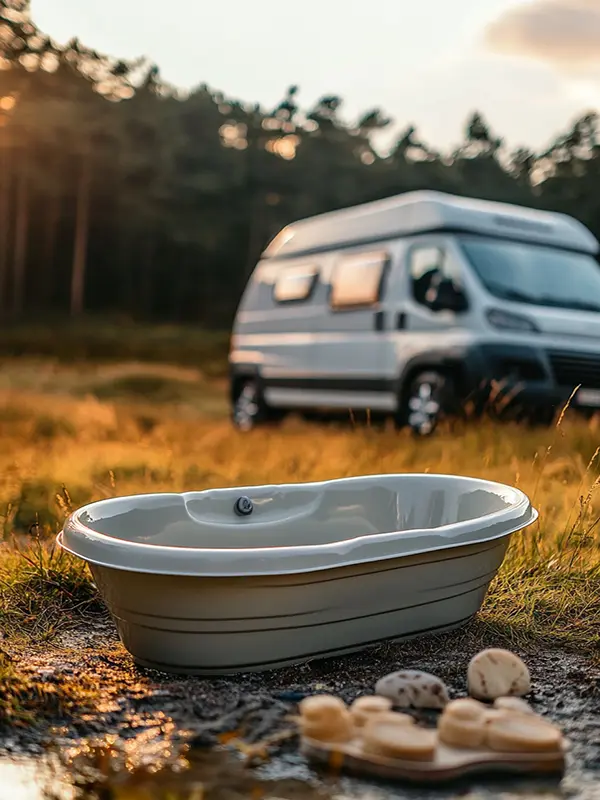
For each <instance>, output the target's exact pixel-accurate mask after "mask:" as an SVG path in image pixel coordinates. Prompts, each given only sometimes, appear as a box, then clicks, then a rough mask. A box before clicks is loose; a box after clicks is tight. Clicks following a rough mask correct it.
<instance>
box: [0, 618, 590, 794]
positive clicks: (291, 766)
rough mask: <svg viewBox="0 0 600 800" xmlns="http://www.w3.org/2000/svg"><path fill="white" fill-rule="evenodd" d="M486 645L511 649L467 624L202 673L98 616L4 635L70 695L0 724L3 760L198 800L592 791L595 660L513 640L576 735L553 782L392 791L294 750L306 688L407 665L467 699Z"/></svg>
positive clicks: (342, 688)
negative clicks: (143, 657)
mask: <svg viewBox="0 0 600 800" xmlns="http://www.w3.org/2000/svg"><path fill="white" fill-rule="evenodd" d="M485 646H507V642H506V640H502V641H500V640H499V637H498V635H497V633H494V632H493V631H492V630H491V629H488V628H487V627H486V626H485V625H484V624H483V623H481V622H477V621H474V622H472V623H471V624H470V625H469V626H468V627H467V628H465V629H462V630H461V631H458V632H454V633H451V634H445V635H442V636H435V637H427V638H423V639H419V640H416V641H414V642H409V643H403V644H400V643H399V644H386V645H384V646H381V647H378V648H375V649H371V650H368V651H365V652H363V653H360V654H358V655H355V656H348V657H344V658H337V659H329V660H322V661H311V662H308V663H305V664H302V665H299V666H297V667H293V668H287V669H282V670H278V671H273V672H267V673H260V674H252V675H237V676H232V677H228V678H218V679H205V678H182V677H179V676H171V675H165V674H164V673H160V672H156V671H153V670H148V669H142V668H139V667H137V666H135V665H134V663H133V661H132V659H131V657H130V656H129V654H128V653H127V652H126V651H125V650H124V649H123V647H122V646H121V645H120V643H119V642H118V639H117V637H116V635H115V633H114V629H113V627H112V624H111V623H110V622H109V621H107V620H105V619H101V620H95V621H94V622H93V623H90V624H86V625H85V626H84V625H81V626H80V627H78V628H76V629H72V630H70V631H68V632H66V633H63V634H62V635H61V636H60V637H58V638H57V639H55V640H54V641H53V643H52V644H51V645H44V646H43V647H41V646H38V647H35V648H33V647H28V648H25V649H20V648H18V647H16V646H13V647H12V648H11V645H10V640H7V641H5V642H3V647H4V649H5V650H6V651H7V652H9V654H10V655H11V657H12V658H13V660H14V663H15V667H16V668H17V670H18V672H19V673H20V674H21V675H23V676H26V677H27V679H28V682H29V683H30V684H31V686H32V687H34V688H33V691H34V693H35V691H37V690H39V691H40V692H41V693H42V694H43V692H44V691H46V692H47V690H48V689H52V691H53V692H55V694H56V696H57V697H58V698H60V697H62V696H64V697H66V698H70V700H69V703H65V704H64V706H63V705H61V703H60V702H57V703H56V704H55V706H54V707H52V709H51V710H50V711H48V710H46V711H45V712H44V713H39V714H36V715H35V718H34V719H32V720H31V721H29V722H27V723H25V724H24V723H21V724H8V722H7V720H5V721H4V723H3V726H2V728H1V729H0V758H1V757H2V756H3V755H4V756H7V757H13V758H14V757H19V756H25V755H29V756H35V757H38V756H39V757H42V755H43V756H44V758H47V757H48V753H54V754H56V755H55V756H53V757H54V758H55V760H56V759H58V762H60V764H61V765H62V767H61V768H64V767H65V766H66V768H67V771H68V773H69V775H70V779H71V780H73V781H75V782H77V783H78V785H79V787H80V792H81V797H85V798H88V797H89V798H92V797H100V796H101V797H103V798H112V797H113V796H114V797H117V796H119V797H121V796H123V795H121V794H117V793H115V794H114V795H113V791H114V792H117V789H116V788H115V787H118V786H120V787H121V788H122V787H123V786H126V785H129V783H131V782H133V783H135V784H136V785H143V786H147V787H150V786H152V787H153V789H152V791H153V792H158V794H156V796H157V797H162V796H166V794H164V795H163V794H161V792H163V790H164V792H166V791H167V788H169V787H175V788H177V789H178V790H181V791H182V794H181V797H186V796H189V793H190V792H191V791H192V790H194V791H196V790H198V787H199V786H202V797H203V798H204V799H205V800H206V798H207V797H209V796H210V797H211V798H219V799H220V798H233V797H235V796H240V797H242V796H243V797H256V798H260V797H263V796H270V797H278V798H288V797H289V798H296V797H298V798H300V797H302V798H313V797H314V798H317V797H319V798H332V797H334V796H335V797H337V798H339V797H340V796H345V797H367V796H368V797H369V798H378V797H381V798H399V799H401V798H411V799H412V798H424V799H425V798H429V797H432V798H433V797H435V798H440V799H441V798H458V797H461V798H469V800H475V798H477V800H479V799H480V798H492V797H498V798H503V800H511V799H512V798H525V797H527V798H530V797H531V798H533V797H535V798H555V797H556V798H558V797H571V798H581V800H600V659H599V658H598V654H596V655H594V654H586V655H583V654H578V653H575V652H568V651H567V650H564V649H560V648H559V647H554V648H553V647H547V646H545V647H543V648H541V646H540V647H538V648H536V647H534V646H533V645H532V646H531V647H530V648H529V649H525V650H523V649H522V648H520V647H516V646H514V645H512V646H511V645H508V646H511V649H513V650H514V651H515V652H518V653H519V654H520V655H521V657H523V658H524V659H525V661H526V663H527V664H528V666H529V668H530V671H531V674H532V682H533V691H532V694H531V696H530V697H529V698H528V699H529V700H530V702H531V703H532V705H533V707H534V708H535V710H536V711H537V712H538V713H541V714H544V715H548V716H549V717H550V718H551V719H552V720H553V721H555V722H556V723H558V724H559V725H560V726H561V727H562V728H563V730H564V732H565V734H566V735H567V736H568V737H569V739H570V740H571V742H572V750H571V752H570V754H569V757H568V769H567V773H566V775H565V777H564V778H563V780H562V781H557V780H545V779H544V780H539V779H535V780H527V779H519V780H515V779H511V780H508V779H503V780H498V779H496V780H494V779H484V778H477V779H470V780H469V781H468V782H464V783H461V784H460V785H457V784H454V785H452V786H449V787H448V788H447V789H444V790H442V789H436V790H430V789H426V788H423V787H416V788H414V787H413V788H411V787H404V786H398V785H395V786H393V787H392V786H389V785H387V786H386V785H385V784H382V783H377V782H375V781H364V780H356V779H354V778H350V777H346V776H343V775H339V774H337V773H335V772H327V773H323V772H319V773H317V772H315V771H313V770H312V768H311V767H310V765H308V764H307V763H306V762H305V761H304V759H303V758H302V757H301V756H300V755H299V754H298V747H297V744H298V743H297V739H296V738H295V736H294V725H293V721H291V720H290V717H291V716H293V714H294V713H295V711H296V708H297V703H298V701H299V700H301V699H302V698H303V697H304V696H306V695H308V694H314V693H317V692H330V693H334V694H338V695H340V696H341V697H343V698H344V699H345V700H346V701H348V702H350V701H352V700H353V699H354V698H356V697H357V696H358V695H360V694H364V693H370V692H372V691H373V687H374V684H375V682H376V681H377V679H378V678H380V677H381V676H382V675H384V674H386V673H387V672H391V671H393V670H396V669H400V668H406V669H408V668H416V669H422V670H426V671H428V672H432V673H433V674H435V675H438V676H439V677H440V678H442V679H443V680H444V681H445V682H446V683H447V685H448V686H449V688H450V691H451V693H452V695H453V696H454V697H459V696H461V695H465V694H466V669H467V664H468V662H469V659H470V658H471V657H472V656H473V655H474V654H475V653H476V652H478V650H480V649H481V648H482V647H485ZM35 687H38V688H37V690H36V689H35ZM82 687H85V691H83V690H82ZM79 690H82V691H81V695H80V694H78V692H79ZM79 697H80V699H77V698H79ZM73 698H75V700H73ZM424 721H426V720H424ZM180 757H185V760H186V761H187V763H185V762H184V761H181V760H180ZM184 767H185V768H184ZM100 787H102V788H101V790H100ZM110 787H113V788H112V789H111V788H110ZM194 787H196V788H195V789H194ZM0 789H1V787H0ZM198 791H199V790H198ZM186 792H187V793H188V794H187V795H186V794H185V793H186ZM8 796H9V795H7V797H8ZM146 796H151V797H154V796H155V795H154V794H152V795H144V797H146ZM192 796H193V795H192ZM197 796H198V797H200V794H198V795H197ZM136 797H137V795H136ZM0 798H3V795H2V793H1V791H0Z"/></svg>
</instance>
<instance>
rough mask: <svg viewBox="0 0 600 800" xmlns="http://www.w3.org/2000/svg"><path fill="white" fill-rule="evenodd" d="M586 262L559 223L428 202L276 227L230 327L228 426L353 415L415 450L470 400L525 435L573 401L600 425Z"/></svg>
mask: <svg viewBox="0 0 600 800" xmlns="http://www.w3.org/2000/svg"><path fill="white" fill-rule="evenodd" d="M598 250H599V243H598V241H597V240H596V238H595V237H594V236H593V235H592V233H591V232H590V231H589V230H588V229H587V228H586V227H585V226H584V225H582V224H581V223H580V222H578V221H577V220H575V219H572V218H571V217H568V216H565V215H563V214H557V213H550V212H545V211H537V210H532V209H527V208H521V207H519V206H513V205H508V204H503V203H492V202H485V201H481V200H472V199H465V198H462V197H454V196H451V195H447V194H442V193H438V192H429V191H423V192H410V193H407V194H403V195H400V196H398V197H393V198H389V199H386V200H381V201H377V202H373V203H368V204H365V205H360V206H356V207H353V208H347V209H343V210H340V211H334V212H330V213H327V214H322V215H319V216H316V217H313V218H311V219H306V220H302V221H300V222H297V223H294V224H291V225H289V226H288V227H286V228H285V229H284V230H282V231H281V232H280V233H279V234H278V235H277V236H276V237H275V238H274V239H273V241H272V242H271V243H270V244H269V246H268V247H267V248H266V250H265V251H264V253H263V254H262V257H261V259H260V261H259V263H258V265H257V266H256V268H255V269H254V272H253V274H252V276H251V278H250V280H249V282H248V285H247V287H246V289H245V291H244V294H243V297H242V299H241V302H240V305H239V309H238V312H237V315H236V319H235V323H234V328H233V333H232V338H231V348H230V375H231V384H230V388H231V405H232V418H233V421H234V424H235V425H236V426H237V427H239V428H240V429H242V430H249V429H250V428H253V427H254V426H256V425H258V424H260V423H263V422H266V421H268V420H273V419H276V418H279V417H280V416H281V415H282V414H284V413H285V412H286V411H289V410H299V411H301V410H309V409H313V410H316V409H318V410H320V411H323V410H324V411H326V412H327V411H336V410H337V411H338V412H339V411H344V412H345V413H348V410H359V409H362V410H369V411H371V412H373V413H375V412H381V413H383V414H386V415H390V416H393V417H394V418H395V420H396V421H397V422H398V424H399V425H403V426H409V427H410V428H412V429H413V431H415V433H417V434H420V435H427V434H430V433H431V432H432V431H433V430H434V428H435V426H436V424H437V422H438V421H439V420H440V419H441V418H442V417H444V416H448V415H452V414H454V413H456V412H457V411H458V409H460V408H464V407H465V401H466V400H467V399H468V398H472V397H477V396H479V393H480V392H481V391H484V387H488V399H489V393H490V392H491V393H492V394H493V393H496V394H502V397H503V398H504V402H505V403H509V401H510V404H512V405H515V404H517V405H518V406H519V407H520V408H522V409H524V410H525V411H526V413H527V414H528V415H530V416H531V418H532V419H537V420H540V421H542V420H546V421H550V420H551V418H552V416H553V415H554V413H555V411H556V409H557V408H558V407H559V406H561V405H562V404H564V403H565V402H566V401H567V400H568V399H569V397H570V396H571V395H572V394H573V392H574V390H575V389H576V388H577V387H579V388H578V389H577V391H576V392H575V394H574V396H573V399H572V405H573V406H575V407H578V408H580V409H588V410H594V409H598V410H600V267H599V265H598V261H597V259H596V256H597V254H598ZM490 387H491V388H490Z"/></svg>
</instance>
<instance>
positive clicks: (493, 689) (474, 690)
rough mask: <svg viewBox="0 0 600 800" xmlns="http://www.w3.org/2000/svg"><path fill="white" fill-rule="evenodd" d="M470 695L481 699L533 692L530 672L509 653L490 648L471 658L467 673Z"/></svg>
mask: <svg viewBox="0 0 600 800" xmlns="http://www.w3.org/2000/svg"><path fill="white" fill-rule="evenodd" d="M467 684H468V688H469V694H470V695H471V696H472V697H476V698H478V699H479V700H496V699H497V698H498V697H509V696H512V697H515V696H516V697H520V696H522V695H524V694H527V692H529V691H530V690H531V678H530V676H529V670H528V669H527V667H526V666H525V664H524V663H523V661H522V660H521V659H520V658H519V656H517V655H515V654H514V653H511V652H510V651H509V650H501V649H499V648H490V649H489V650H483V651H482V652H481V653H478V654H477V655H476V656H475V657H474V658H472V659H471V663H470V664H469V667H468V670H467Z"/></svg>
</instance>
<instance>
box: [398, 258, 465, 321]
mask: <svg viewBox="0 0 600 800" xmlns="http://www.w3.org/2000/svg"><path fill="white" fill-rule="evenodd" d="M408 270H409V274H410V278H411V284H412V293H413V297H414V298H415V300H416V301H417V303H420V304H421V305H423V306H428V307H430V308H431V307H432V305H433V303H434V301H435V296H436V294H437V290H438V288H439V286H440V284H443V283H444V284H450V286H451V287H452V289H453V291H454V292H456V293H457V294H462V286H461V280H460V275H459V273H458V271H457V269H456V264H453V263H452V259H451V258H449V257H448V254H447V253H446V251H445V250H444V249H443V248H441V247H435V246H432V245H418V246H417V247H413V249H412V250H411V251H410V253H409V264H408Z"/></svg>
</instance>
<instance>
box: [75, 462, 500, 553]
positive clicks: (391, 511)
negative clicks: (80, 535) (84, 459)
mask: <svg viewBox="0 0 600 800" xmlns="http://www.w3.org/2000/svg"><path fill="white" fill-rule="evenodd" d="M424 477H425V476H405V477H404V478H403V479H402V480H401V481H398V480H397V479H396V480H395V481H393V480H392V481H391V482H390V479H389V478H386V477H385V476H382V477H379V478H378V480H377V482H373V479H368V478H367V479H363V480H362V481H361V480H360V479H354V480H350V481H339V482H338V481H332V482H330V483H326V484H306V485H302V484H298V485H292V486H263V487H245V488H243V489H217V490H208V491H204V492H191V493H187V494H159V495H138V496H136V497H131V498H117V499H114V500H107V501H104V502H101V503H96V504H94V505H92V506H89V507H88V508H87V509H85V510H83V511H82V513H81V515H80V517H79V519H80V521H81V522H82V523H83V524H84V525H85V526H86V527H87V528H88V529H89V530H92V531H96V532H97V533H101V534H105V535H107V536H111V537H114V538H116V539H120V540H124V541H129V542H138V543H144V544H153V545H159V546H161V545H162V546H167V547H186V548H189V547H192V548H194V547H200V548H218V549H222V548H225V549H227V548H235V549H237V548H245V547H249V548H264V547H269V548H270V547H286V546H290V545H292V546H298V545H300V546H310V545H323V544H328V543H335V542H339V541H343V540H347V539H352V538H355V537H362V536H370V535H376V534H380V533H391V532H402V531H414V530H424V529H432V528H439V527H441V526H447V525H453V524H455V523H461V522H465V521H468V520H475V519H480V518H481V517H485V516H488V515H490V514H495V513H497V512H500V511H502V510H505V509H508V508H510V507H511V505H513V504H514V503H515V500H516V495H515V493H514V491H512V490H510V489H508V488H507V489H504V490H501V489H500V490H499V489H498V488H497V487H495V486H494V485H491V486H488V487H480V486H477V485H476V486H473V484H472V483H471V482H464V481H463V482H461V481H460V480H459V481H454V480H448V478H447V477H446V476H440V477H439V479H437V480H436V477H437V476H431V477H430V479H429V480H427V479H426V480H423V478H424ZM240 496H247V497H249V498H250V499H251V501H252V504H253V511H252V513H251V514H250V515H249V516H246V517H243V516H238V515H237V514H236V513H235V510H234V505H235V502H236V500H237V499H238V498H239V497H240Z"/></svg>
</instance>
